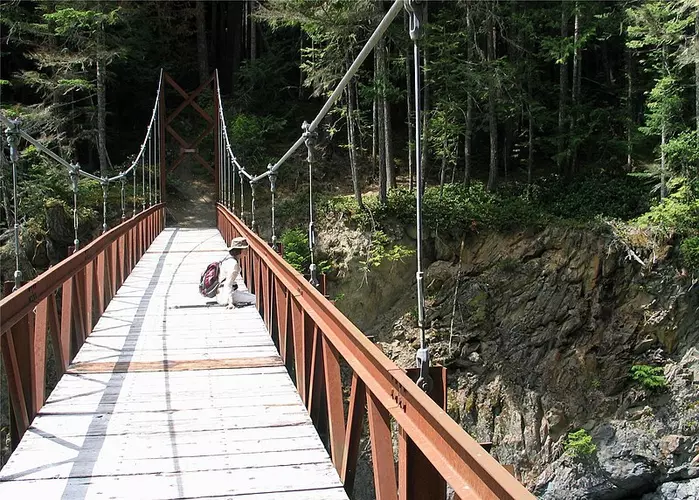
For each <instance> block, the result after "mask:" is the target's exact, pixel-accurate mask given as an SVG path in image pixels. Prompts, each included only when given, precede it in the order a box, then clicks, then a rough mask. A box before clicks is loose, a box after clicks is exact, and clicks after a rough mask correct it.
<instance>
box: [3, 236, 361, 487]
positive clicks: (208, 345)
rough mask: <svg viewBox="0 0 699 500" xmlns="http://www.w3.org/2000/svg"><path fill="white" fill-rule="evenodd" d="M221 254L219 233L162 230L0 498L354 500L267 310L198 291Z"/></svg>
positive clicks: (8, 473) (22, 452)
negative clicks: (224, 302)
mask: <svg viewBox="0 0 699 500" xmlns="http://www.w3.org/2000/svg"><path fill="white" fill-rule="evenodd" d="M224 256H225V244H224V241H223V239H222V238H221V236H220V234H219V232H218V231H217V230H216V229H176V228H168V229H165V230H164V231H163V232H162V233H161V234H160V235H159V236H158V237H157V238H156V240H155V241H154V243H153V244H152V245H151V247H150V248H149V249H148V251H147V252H146V254H145V255H144V256H143V258H142V259H141V260H140V262H139V263H138V264H137V266H136V267H135V269H134V270H133V272H132V273H131V275H130V276H129V277H128V278H127V280H126V281H125V282H124V284H123V285H122V287H121V288H120V289H119V291H118V293H117V295H116V296H115V297H114V298H113V299H112V301H111V302H110V304H109V306H108V308H107V309H106V311H105V313H104V315H103V316H102V317H101V318H100V320H99V322H98V323H97V325H96V327H95V328H94V330H93V332H92V334H91V335H90V336H89V337H88V339H87V341H86V343H85V344H84V345H83V347H82V348H81V349H80V351H79V353H78V354H77V356H76V357H75V359H74V361H73V363H72V364H71V366H70V368H69V370H68V372H67V373H66V374H65V375H64V376H63V377H62V378H61V380H60V381H59V383H58V385H57V386H56V388H55V389H54V391H53V392H52V393H51V395H50V397H49V398H48V400H47V402H46V404H45V405H44V407H43V408H42V410H41V411H40V412H39V414H38V415H37V417H36V418H35V419H34V421H33V422H32V424H31V427H30V428H29V430H28V431H27V432H26V433H25V435H24V437H23V439H22V441H21V443H20V444H19V446H18V448H17V449H16V450H15V451H14V453H13V454H12V456H11V458H10V461H9V462H8V463H7V464H6V465H5V467H4V468H3V469H2V471H0V498H8V499H9V498H26V499H33V498H42V499H58V498H60V499H64V500H74V499H81V500H82V499H97V498H99V499H104V498H128V499H138V498H149V499H175V498H177V499H184V498H197V499H199V498H221V497H226V498H237V497H243V498H245V499H250V500H263V499H265V500H272V499H274V500H295V499H301V498H303V499H308V500H313V499H324V500H335V499H345V500H346V499H347V496H346V494H345V492H344V490H343V488H342V484H341V483H340V479H339V477H338V474H337V472H336V471H335V468H334V467H333V465H332V463H331V461H330V458H329V457H328V453H327V452H326V450H325V448H324V447H323V444H322V442H321V440H320V438H319V437H318V435H317V433H316V430H315V428H314V427H313V424H312V422H311V419H310V418H309V415H308V413H307V411H306V409H305V407H304V405H303V403H302V401H301V398H300V397H299V395H298V393H297V391H296V388H295V387H294V384H293V383H292V381H291V379H290V378H289V375H288V374H287V372H286V369H285V367H284V366H283V363H282V361H281V359H280V357H279V354H278V353H277V350H276V348H275V346H274V344H273V342H272V340H271V338H270V336H269V334H268V332H267V330H266V328H265V325H264V323H263V321H262V319H261V318H260V316H259V314H258V312H257V310H256V309H255V308H254V307H243V308H238V309H233V310H227V309H225V308H223V307H219V306H216V307H207V306H206V299H204V298H203V297H201V296H200V295H199V294H198V290H197V285H198V281H199V275H200V273H201V271H202V270H203V269H204V268H205V267H206V265H207V264H208V263H210V262H212V261H214V260H216V259H221V258H223V257H224ZM239 286H240V287H241V288H243V289H245V285H244V283H243V282H242V280H239Z"/></svg>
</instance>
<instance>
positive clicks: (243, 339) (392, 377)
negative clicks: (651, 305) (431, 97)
mask: <svg viewBox="0 0 699 500" xmlns="http://www.w3.org/2000/svg"><path fill="white" fill-rule="evenodd" d="M403 8H406V9H408V12H409V14H410V35H411V39H412V40H413V46H414V51H413V52H414V58H415V64H414V67H415V83H416V86H415V88H416V89H419V88H420V86H419V82H420V74H419V68H420V54H419V50H418V44H417V40H418V38H419V35H420V13H419V10H418V9H415V8H414V5H413V2H412V1H409V0H405V1H403V0H398V1H396V2H394V4H393V5H392V6H391V8H390V10H389V12H388V13H387V14H386V16H385V17H384V19H383V20H382V21H381V23H380V24H379V25H378V27H377V28H376V30H375V32H374V33H373V34H372V36H371V38H370V39H369V40H368V42H367V43H366V45H365V46H364V47H363V48H362V50H361V52H360V53H359V55H358V56H357V58H356V59H355V61H354V62H353V64H352V65H351V67H350V68H349V70H348V71H347V73H346V74H345V75H344V76H343V78H342V79H341V81H340V82H339V84H338V85H337V87H336V88H335V90H334V91H333V93H332V94H331V96H330V97H329V98H328V100H327V101H326V103H325V104H324V106H323V107H322V109H321V110H320V112H319V113H318V115H317V116H316V117H315V118H314V119H313V120H312V121H311V122H310V123H308V122H305V123H304V124H303V133H302V134H301V135H300V136H299V138H298V140H297V141H296V142H295V143H294V144H293V145H292V146H291V147H290V148H289V150H288V151H287V152H286V153H285V154H284V155H283V156H282V157H281V158H280V159H279V160H278V161H277V162H276V163H274V164H270V165H268V166H267V168H266V170H265V171H264V172H263V173H261V174H259V175H253V174H251V173H248V171H247V170H246V168H245V167H244V166H243V165H241V164H240V162H239V161H238V159H237V158H236V156H235V154H234V146H233V145H232V144H231V143H230V141H229V135H228V131H227V128H226V120H225V114H224V112H223V104H222V101H221V95H220V92H219V85H218V76H217V74H216V73H214V75H212V77H211V79H210V80H209V81H208V82H204V83H203V84H202V85H201V86H200V87H199V88H198V89H196V90H194V91H193V92H191V93H189V92H187V91H185V90H184V89H182V88H181V87H180V86H179V85H178V84H177V83H176V82H175V81H174V80H173V79H172V78H171V77H170V76H169V75H168V74H166V73H164V72H161V76H160V79H159V85H158V92H157V97H156V100H155V105H154V108H153V113H152V115H151V120H150V122H149V125H148V127H147V131H146V136H145V139H144V141H143V143H142V144H141V147H140V148H139V150H138V153H137V155H136V157H135V159H134V161H133V162H132V163H131V165H130V166H129V167H128V168H125V169H124V170H123V171H122V172H119V173H118V174H117V175H114V176H112V177H100V176H96V175H94V174H91V173H89V172H86V171H84V170H82V169H81V168H80V166H79V165H77V164H75V163H72V162H68V161H65V160H64V159H63V158H61V157H60V156H59V155H57V154H55V153H54V152H52V151H51V150H50V149H48V148H47V147H45V146H44V145H43V144H42V143H41V142H40V141H38V140H36V139H34V138H33V137H32V136H31V135H29V134H28V133H26V132H25V131H24V130H23V129H22V125H21V123H20V122H18V121H13V120H10V119H8V118H7V117H5V116H3V115H0V120H1V121H2V122H3V124H4V126H5V127H6V131H5V134H6V139H7V143H8V144H9V146H10V157H11V159H12V165H13V172H14V185H15V194H16V164H17V162H18V161H19V150H20V148H21V146H22V144H24V143H29V144H32V145H34V146H35V147H36V148H37V149H39V151H41V152H42V153H44V154H46V155H48V156H50V157H51V158H52V159H53V160H54V161H56V162H58V163H59V164H61V165H63V166H64V167H65V168H66V172H67V174H68V178H69V179H70V181H71V183H72V187H73V193H74V196H73V214H74V230H75V242H74V252H73V253H72V254H71V255H70V256H69V257H68V258H66V259H65V260H63V261H61V262H60V263H58V264H57V265H55V266H53V267H51V268H50V269H49V270H48V271H46V272H44V273H43V274H41V275H40V276H38V277H37V278H36V279H34V280H32V281H30V282H28V283H25V282H24V281H23V279H22V274H21V272H20V269H19V261H17V262H16V269H17V270H16V272H15V282H14V289H13V290H12V291H11V293H8V294H7V295H6V296H5V297H4V298H3V299H2V301H0V318H1V319H2V325H1V328H0V331H1V348H2V360H3V364H2V368H3V370H4V372H5V375H6V378H7V382H8V392H9V396H10V406H11V431H12V432H11V438H12V439H11V441H12V448H13V453H12V455H11V456H10V459H9V461H8V462H7V463H6V464H5V465H4V467H3V468H2V469H1V470H0V497H2V498H46V499H48V498H62V499H87V498H105V497H108V498H130V499H131V498H158V499H160V498H162V499H165V498H215V497H216V498H220V497H226V498H236V497H245V498H251V499H260V500H261V499H282V500H284V499H289V500H292V499H329V500H332V499H347V498H354V497H355V493H356V491H355V490H356V489H357V488H360V487H361V488H363V489H366V488H373V496H374V497H375V498H377V499H380V500H386V499H406V500H407V499H415V500H424V499H445V498H447V490H448V487H449V488H450V490H452V491H453V493H450V495H452V496H450V498H457V499H462V500H466V499H526V498H533V496H532V495H531V494H530V493H529V492H528V491H527V490H526V489H525V488H524V487H523V486H522V485H521V484H520V483H519V482H518V481H517V480H516V479H515V477H514V476H513V475H512V474H511V473H510V472H509V471H508V470H506V469H505V467H503V466H502V465H501V464H499V463H498V462H497V461H496V460H495V459H494V458H493V457H492V456H491V455H490V454H489V453H488V452H487V451H486V449H485V448H484V447H483V446H481V445H480V444H479V443H477V442H476V441H475V440H474V439H473V438H472V437H470V436H469V435H468V434H467V433H466V432H465V431H464V430H463V429H462V428H461V427H460V426H459V425H458V424H457V423H456V422H454V421H453V420H452V419H451V418H449V416H448V415H447V414H446V412H445V408H446V370H445V369H444V368H442V367H439V366H431V363H430V358H429V346H428V345H427V343H426V339H425V331H424V330H425V328H424V298H423V290H422V288H423V284H422V262H421V260H422V249H421V241H422V238H421V237H420V236H418V239H417V242H418V252H417V254H418V255H417V258H418V273H417V276H416V277H417V287H418V288H417V290H418V293H417V296H418V320H419V321H418V322H419V326H420V330H421V344H420V348H419V349H418V351H417V353H416V367H415V368H414V369H410V370H407V371H404V370H402V369H400V368H399V367H398V366H396V365H395V364H394V363H393V362H392V361H390V360H389V359H388V358H387V357H386V356H385V355H384V354H383V353H382V352H381V350H380V349H379V348H378V347H376V346H375V345H374V344H373V343H372V342H371V341H370V340H369V339H367V338H366V337H365V336H364V335H363V334H362V332H360V331H359V330H358V329H357V328H356V327H355V326H354V325H353V324H352V323H351V322H350V321H349V320H348V319H347V318H345V317H344V316H343V315H342V314H341V313H340V312H339V311H338V310H337V309H336V308H335V307H334V305H333V304H332V303H331V302H330V301H329V300H328V299H327V298H326V297H325V295H324V288H325V284H324V283H325V281H324V277H323V276H322V275H318V273H317V270H316V267H315V263H314V262H313V261H312V262H311V265H310V268H309V269H308V272H307V273H306V275H303V274H300V273H299V272H297V271H296V270H294V269H293V268H292V267H291V266H289V265H288V264H287V263H286V262H285V261H284V259H283V258H282V256H281V255H280V252H281V249H280V248H279V245H278V244H277V240H276V233H275V227H276V223H275V210H274V206H275V191H276V186H275V183H276V178H277V172H278V170H279V169H280V168H281V167H282V166H283V164H284V163H285V162H286V161H287V160H288V159H289V158H290V157H292V155H294V154H295V153H296V152H297V150H298V149H299V148H301V147H302V146H304V145H305V146H306V148H307V153H308V156H307V161H308V167H309V181H310V179H311V177H312V172H313V163H314V158H313V151H314V140H315V135H316V129H317V128H318V126H319V124H320V122H321V120H322V119H323V117H324V116H325V115H326V114H327V112H328V111H329V110H330V109H331V108H332V107H333V105H334V104H335V103H336V101H337V100H338V99H339V97H340V96H341V95H342V92H343V90H344V88H345V86H346V85H347V83H348V82H349V81H350V80H351V78H352V77H353V76H354V74H355V73H356V72H357V70H358V69H359V67H360V66H361V65H362V63H363V61H364V60H365V59H366V57H367V56H368V55H369V53H370V52H371V51H372V50H373V48H374V46H375V45H376V43H377V41H378V40H379V38H380V37H381V36H382V35H383V33H384V32H385V30H386V29H387V27H388V25H389V24H390V23H391V22H392V21H393V20H394V19H395V17H396V16H397V15H398V14H399V13H400V12H401V11H402V9H403ZM170 88H171V89H174V91H175V92H176V93H177V94H179V95H180V96H181V98H182V99H183V100H182V103H181V104H180V105H179V106H178V107H177V108H175V109H174V110H170V109H167V107H166V105H165V102H166V101H165V92H166V89H170ZM208 88H212V89H213V92H214V109H215V112H214V116H211V115H209V114H208V113H207V112H206V111H205V110H204V109H203V108H201V107H200V106H199V105H198V104H197V102H196V98H197V96H198V95H199V94H200V93H201V92H202V91H204V90H205V89H208ZM417 94H418V93H417V92H416V100H415V106H416V112H417V113H418V114H419V96H418V95H417ZM188 106H191V107H192V108H194V110H195V111H196V112H198V113H199V114H200V115H201V116H202V118H204V120H205V121H206V123H207V125H206V128H205V130H204V131H202V133H201V135H199V136H198V137H197V138H196V139H195V140H194V141H192V142H190V141H187V140H186V139H184V138H183V137H181V136H180V135H178V134H177V132H176V131H175V129H173V127H172V122H173V120H174V119H175V118H176V117H177V116H178V115H179V114H180V113H181V112H182V111H183V110H184V109H185V108H186V107H188ZM416 122H417V123H416V127H417V128H418V129H417V130H416V134H415V137H416V138H418V141H417V144H416V157H415V159H416V165H417V167H416V171H417V172H418V181H417V185H418V186H422V181H421V179H420V177H419V176H420V175H421V169H420V166H419V161H420V151H421V145H420V144H419V138H420V130H419V122H420V120H416ZM210 134H213V137H214V151H213V162H211V161H207V160H206V159H205V158H204V156H206V155H204V156H202V155H201V154H200V152H199V148H200V147H201V144H202V142H203V141H204V139H205V138H206V137H207V136H208V135H210ZM168 139H169V141H170V143H172V141H174V142H175V143H176V144H177V145H178V146H179V156H177V157H176V158H175V159H174V161H169V160H168V159H167V155H166V154H165V153H166V149H167V147H168ZM187 157H190V158H194V160H196V161H197V162H199V163H200V164H201V165H203V166H204V167H205V168H207V169H210V170H211V173H212V174H213V177H214V179H215V184H216V189H217V193H216V194H217V203H216V206H215V210H216V220H217V226H216V228H194V229H193V228H178V227H166V217H165V209H166V205H167V200H166V195H165V181H166V178H167V175H168V174H170V173H171V172H172V171H173V170H175V169H176V168H177V167H178V165H180V164H181V163H182V162H183V161H184V160H185V159H186V158H187ZM81 176H85V177H90V178H92V179H93V180H95V181H97V182H99V183H100V184H101V186H102V188H103V194H104V197H103V200H104V202H103V227H102V234H101V236H99V237H97V238H96V239H94V240H93V241H91V242H90V243H89V244H87V245H84V246H83V245H81V244H80V241H79V240H78V229H79V228H78V206H79V202H80V200H79V199H78V193H79V191H78V179H79V178H80V177H81ZM263 180H267V181H268V182H269V189H270V190H269V192H270V195H271V198H272V205H271V206H272V208H271V214H270V216H271V227H272V236H271V241H265V240H264V239H262V238H261V237H260V236H259V235H257V234H256V233H255V232H254V230H253V229H254V228H255V227H256V221H255V218H256V217H259V216H260V214H256V211H255V196H256V189H255V188H256V187H259V186H260V185H261V183H262V181H263ZM246 185H247V187H248V191H249V192H250V194H251V196H250V200H249V209H247V208H246V204H245V201H246V200H245V197H244V193H245V189H244V188H245V186H246ZM309 185H310V186H311V188H310V189H311V192H310V193H309V194H310V199H311V203H310V207H309V244H310V250H311V255H312V256H313V254H314V236H315V227H314V221H313V191H312V183H311V182H309ZM114 187H116V188H117V189H119V190H120V199H121V219H122V220H121V223H119V224H117V225H115V226H114V227H112V228H109V227H108V219H107V203H108V193H109V190H110V189H113V188H114ZM129 191H130V193H128V194H130V195H131V199H132V201H131V203H130V204H129V203H127V199H128V197H127V192H129ZM16 199H17V198H16V196H15V244H16V254H17V255H19V248H18V242H19V235H18V232H19V229H18V223H17V206H16ZM417 205H418V209H417V214H416V215H417V221H418V234H419V235H420V234H421V231H422V225H421V216H420V214H421V190H419V189H418V203H417ZM247 221H249V226H248V225H247V224H246V222H247ZM238 236H242V237H244V238H246V239H247V241H248V242H249V248H248V249H247V250H246V251H245V252H243V254H242V256H241V258H240V264H241V268H242V276H241V277H240V278H239V279H238V285H239V288H241V289H243V290H249V291H250V292H252V293H253V294H254V295H255V304H252V305H250V306H249V307H240V308H233V309H227V308H223V307H216V306H214V305H212V304H210V303H208V302H207V301H206V300H207V299H205V298H204V297H202V296H200V295H199V293H198V280H199V276H200V274H201V272H202V271H203V269H204V268H205V267H206V265H207V264H208V263H210V262H212V261H216V260H220V259H221V258H223V256H225V252H226V247H227V242H230V240H231V239H232V238H234V237H238ZM8 292H9V290H8ZM49 344H50V346H51V348H52V350H51V352H52V353H53V356H52V357H53V358H54V359H53V360H52V362H53V364H54V365H55V366H54V367H53V369H55V370H56V372H57V373H58V375H59V377H60V380H59V381H58V384H57V385H56V387H55V388H54V389H53V390H52V391H51V393H50V394H48V395H47V394H46V390H45V386H46V378H47V372H48V371H49V370H50V369H51V367H48V366H47V363H48V361H49V360H48V359H47V355H46V353H47V345H49ZM362 449H366V450H368V454H365V455H367V456H363V457H362V456H361V455H362V453H361V451H362ZM360 460H366V461H367V463H368V464H370V465H369V466H370V468H371V470H372V472H373V480H369V481H364V483H367V484H362V485H361V486H360V485H358V484H356V479H357V470H358V463H359V461H360Z"/></svg>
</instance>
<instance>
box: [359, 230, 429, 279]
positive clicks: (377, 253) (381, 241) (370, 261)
mask: <svg viewBox="0 0 699 500" xmlns="http://www.w3.org/2000/svg"><path fill="white" fill-rule="evenodd" d="M414 253H415V251H414V250H412V249H410V248H408V247H406V246H403V245H398V244H392V242H391V240H390V238H389V237H388V236H387V235H386V233H384V232H383V231H376V232H374V233H373V234H372V235H371V246H370V247H369V254H368V255H367V260H365V261H360V264H361V265H362V267H363V268H364V270H365V271H369V270H370V269H371V268H372V267H378V266H380V265H381V263H382V262H383V261H384V260H387V261H388V262H396V261H399V260H400V261H402V260H403V258H405V257H409V256H411V255H413V254H414Z"/></svg>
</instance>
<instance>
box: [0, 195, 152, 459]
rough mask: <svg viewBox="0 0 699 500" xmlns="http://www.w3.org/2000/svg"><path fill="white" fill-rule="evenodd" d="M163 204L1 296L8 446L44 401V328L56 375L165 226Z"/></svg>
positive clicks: (120, 225) (0, 337) (80, 344)
mask: <svg viewBox="0 0 699 500" xmlns="http://www.w3.org/2000/svg"><path fill="white" fill-rule="evenodd" d="M164 208H165V205H164V204H158V205H154V206H153V207H151V208H149V209H148V210H145V211H144V212H142V213H140V214H138V215H136V216H135V217H133V218H132V219H129V220H127V221H125V222H123V223H121V224H119V225H118V226H116V227H115V228H113V229H111V230H110V231H107V232H106V233H105V234H103V235H101V236H100V237H98V238H97V239H95V240H94V241H92V242H91V243H90V244H88V245H87V246H86V247H85V248H83V249H82V250H79V251H77V252H75V253H74V254H72V255H71V256H69V257H68V258H66V259H65V260H63V261H61V262H60V263H58V264H56V265H55V266H53V267H52V268H50V269H49V270H47V271H46V272H44V273H42V274H41V275H39V276H38V277H37V278H35V279H34V280H32V281H30V282H29V283H27V284H25V285H24V286H22V287H21V288H20V289H18V290H16V291H15V292H12V293H11V294H9V295H8V296H7V297H5V298H3V299H2V300H0V341H1V344H0V348H1V350H2V359H3V366H4V370H5V374H6V376H7V384H8V388H9V394H10V406H11V408H12V416H13V429H12V438H13V439H12V442H13V447H15V446H16V445H17V443H18V441H19V439H20V438H21V437H22V435H23V434H24V432H25V431H26V430H27V428H28V427H29V424H30V422H31V421H32V419H33V418H34V417H35V416H36V414H37V413H38V411H39V410H40V409H41V407H42V406H43V404H44V402H45V398H46V394H45V385H46V380H45V379H46V343H47V333H48V334H50V335H51V337H50V339H51V345H52V346H53V354H54V358H55V362H56V370H57V372H58V377H59V378H60V376H61V375H63V373H65V371H66V370H67V369H68V366H69V364H70V362H71V360H72V359H73V357H74V356H75V354H76V353H77V352H78V350H79V349H80V347H81V346H82V345H83V343H84V342H85V339H86V337H87V336H88V335H89V334H90V333H91V332H92V328H93V327H94V326H95V324H96V323H97V320H98V319H99V318H100V316H101V315H102V313H103V312H104V310H105V309H106V307H107V305H108V304H109V302H110V301H111V299H112V297H114V295H115V294H116V291H117V290H118V288H119V287H120V286H121V284H122V283H123V282H124V280H125V279H126V277H127V276H128V275H129V274H130V273H131V271H132V270H133V268H134V266H135V265H136V263H137V262H138V261H139V259H140V258H141V257H142V256H143V254H144V253H145V251H146V250H147V248H148V247H149V246H150V244H151V243H152V242H153V240H154V239H155V237H156V236H157V235H158V234H159V233H160V232H161V231H162V230H163V227H164ZM58 294H60V297H61V300H60V307H59V305H58V300H57V296H58Z"/></svg>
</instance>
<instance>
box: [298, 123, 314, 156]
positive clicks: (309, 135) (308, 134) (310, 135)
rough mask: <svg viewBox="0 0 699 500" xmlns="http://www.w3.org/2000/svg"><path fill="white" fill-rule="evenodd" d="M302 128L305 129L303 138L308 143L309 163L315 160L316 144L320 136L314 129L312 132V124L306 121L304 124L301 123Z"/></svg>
mask: <svg viewBox="0 0 699 500" xmlns="http://www.w3.org/2000/svg"><path fill="white" fill-rule="evenodd" d="M301 128H302V129H303V135H302V136H303V138H304V142H305V144H306V148H307V149H308V161H309V163H311V162H313V160H314V157H315V155H314V146H315V144H316V139H317V138H318V134H317V133H316V132H315V131H314V132H311V131H310V128H311V124H310V123H308V122H306V121H304V122H303V125H301Z"/></svg>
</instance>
